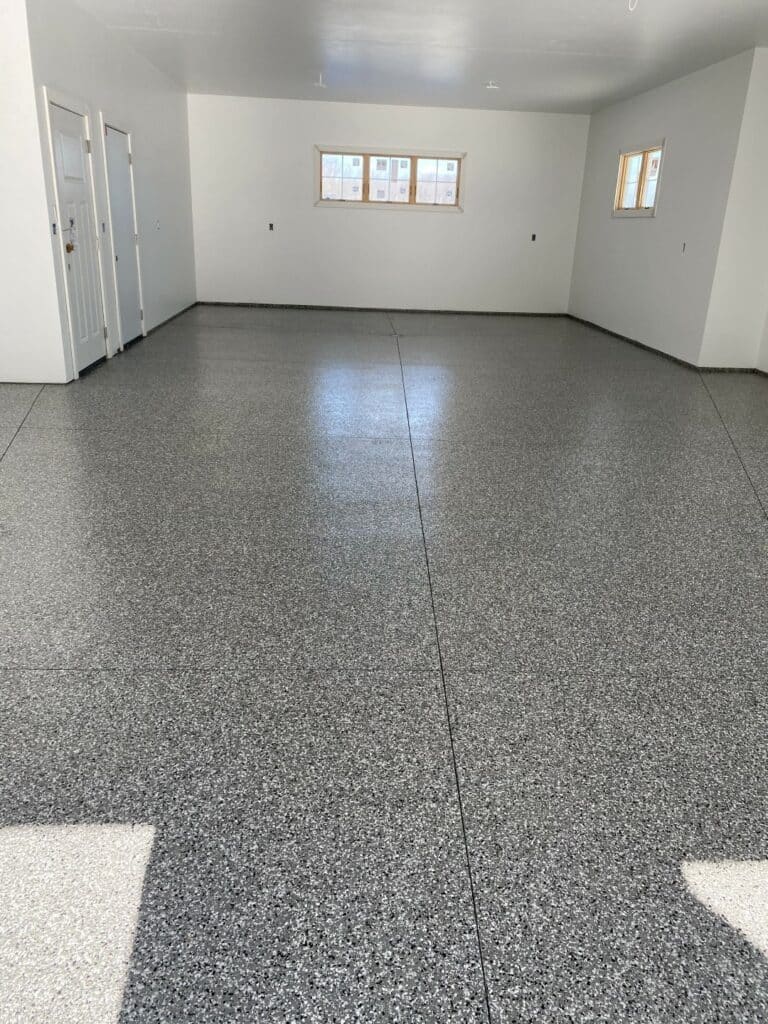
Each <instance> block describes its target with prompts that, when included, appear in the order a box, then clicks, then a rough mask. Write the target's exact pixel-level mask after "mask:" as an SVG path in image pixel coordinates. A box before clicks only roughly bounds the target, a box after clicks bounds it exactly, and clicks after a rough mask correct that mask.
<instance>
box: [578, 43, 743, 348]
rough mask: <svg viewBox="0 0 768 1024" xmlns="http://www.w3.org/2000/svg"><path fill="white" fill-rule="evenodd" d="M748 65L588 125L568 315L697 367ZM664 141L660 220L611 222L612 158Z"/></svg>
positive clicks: (662, 91)
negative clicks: (587, 142)
mask: <svg viewBox="0 0 768 1024" xmlns="http://www.w3.org/2000/svg"><path fill="white" fill-rule="evenodd" d="M752 58H753V55H752V52H747V53H743V54H740V55H738V56H736V57H732V58H730V59H728V60H725V61H721V62H720V63H718V64H714V65H712V66H711V67H709V68H705V69H703V70H702V71H697V72H695V73H694V74H692V75H688V76H686V77H684V78H681V79H678V80H677V81H675V82H671V83H669V84H667V85H664V86H661V87H659V88H658V89H654V90H651V91H650V92H647V93H644V94H642V95H640V96H636V97H634V98H633V99H630V100H626V101H624V102H622V103H619V104H615V105H613V106H611V107H608V108H606V109H604V110H601V111H599V112H598V113H597V114H594V115H593V116H592V122H591V126H590V135H589V144H588V150H587V161H586V171H585V176H584V189H583V193H582V200H581V214H580V219H579V233H578V240H577V244H576V255H575V260H574V269H573V281H572V288H571V304H570V310H571V312H572V313H573V314H574V315H576V316H578V317H581V318H583V319H585V320H589V321H591V322H593V323H596V324H599V325H600V326H601V327H606V328H608V329H609V330H611V331H615V332H616V333H618V334H622V335H625V336H627V337H630V338H632V339H634V340H637V341H641V342H643V343H644V344H647V345H650V346H652V347H653V348H656V349H658V350H659V351H661V352H665V353H667V354H669V355H673V356H676V357H678V358H680V359H684V360H686V361H687V362H690V363H693V364H696V365H698V364H699V361H700V356H701V347H702V340H703V337H704V327H705V323H706V317H707V310H708V308H709V300H710V295H711V292H712V284H713V281H714V277H715V269H716V266H717V256H718V251H719V247H720V239H721V237H722V231H723V224H724V219H725V214H726V207H727V203H728V196H729V189H730V184H731V180H732V176H733V170H734V165H735V161H736V153H737V147H738V143H739V135H740V128H741V122H742V117H743V113H744V107H745V103H746V97H747V90H748V86H749V82H750V73H751V69H752ZM662 139H666V147H665V154H664V163H663V167H662V177H661V182H660V187H659V199H658V211H657V216H656V217H648V218H641V219H636V220H633V219H625V218H618V217H613V216H612V204H613V198H614V194H615V189H616V177H617V173H618V157H619V153H620V152H621V151H622V150H627V149H632V148H635V147H639V146H644V145H651V144H654V143H656V142H659V141H661V140H662ZM730 365H734V364H733V363H732V362H730ZM743 365H747V364H743ZM752 365H754V363H753V364H752Z"/></svg>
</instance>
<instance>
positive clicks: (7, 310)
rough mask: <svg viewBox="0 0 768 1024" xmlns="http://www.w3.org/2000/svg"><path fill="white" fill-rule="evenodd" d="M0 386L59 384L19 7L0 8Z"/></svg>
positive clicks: (61, 370) (61, 371)
mask: <svg viewBox="0 0 768 1024" xmlns="http://www.w3.org/2000/svg"><path fill="white" fill-rule="evenodd" d="M0 138H2V140H3V141H2V151H3V159H2V162H0V196H2V214H1V216H2V221H3V225H2V233H3V235H2V237H3V244H2V245H0V295H2V311H3V324H2V329H0V380H3V381H20V382H21V381H32V382H34V381H42V380H50V381H64V380H66V369H65V365H64V353H63V349H62V344H61V331H60V324H59V307H58V299H57V296H56V281H55V277H54V271H53V255H52V252H51V244H50V242H49V231H50V226H49V224H48V207H47V199H46V193H45V183H44V181H43V165H42V159H41V150H40V136H39V132H38V128H37V113H36V110H35V92H34V84H33V79H32V61H31V57H30V52H29V37H28V32H27V10H26V4H25V0H2V3H1V4H0Z"/></svg>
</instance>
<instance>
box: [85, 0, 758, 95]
mask: <svg viewBox="0 0 768 1024" xmlns="http://www.w3.org/2000/svg"><path fill="white" fill-rule="evenodd" d="M78 2H79V3H80V5H81V6H82V7H83V8H84V9H86V10H88V11H90V13H92V14H93V15H95V16H97V17H99V18H100V19H102V20H103V21H104V23H105V24H107V25H109V26H110V28H111V29H112V30H113V31H114V32H115V33H116V34H118V35H119V36H121V37H122V38H124V39H125V40H127V41H128V42H129V43H130V44H131V46H133V47H134V48H135V49H136V50H137V51H138V52H140V53H142V54H144V56H145V57H147V59H148V60H150V61H152V62H153V63H154V64H155V65H156V66H157V67H159V68H161V69H162V70H163V71H164V72H166V73H168V74H171V75H172V76H173V77H175V78H176V79H177V81H178V82H179V83H180V84H181V85H183V86H184V88H185V89H186V90H187V91H188V92H191V93H202V94H217V95H232V96H254V97H269V98H278V99H304V100H320V101H341V102H360V103H366V104H394V105H399V106H404V105H407V106H430V107H436V106H442V107H451V108H455V107H467V108H486V109H494V110H525V111H548V112H554V113H591V112H592V111H594V110H597V109H600V108H602V107H605V106H607V105H608V104H611V103H615V102H617V101H618V100H621V99H625V98H627V97H629V96H633V95H636V94H638V93H640V92H643V91H645V90H648V89H650V88H653V87H655V86H657V85H660V84H663V83H664V82H668V81H671V80H673V79H675V78H679V77H680V76H681V75H685V74H687V73H689V72H691V71H695V70H697V69H699V68H703V67H706V66H708V65H710V64H713V63H715V62H717V61H720V60H723V59H724V58H727V57H731V56H734V55H735V54H738V53H741V52H743V51H744V50H749V49H752V48H753V47H754V46H756V45H760V44H764V45H768V4H766V3H765V0H739V2H738V3H734V2H733V0H674V2H672V3H670V2H669V0H665V2H661V0H639V2H638V3H637V6H636V10H634V11H633V12H630V10H629V5H628V2H627V0H589V2H588V3H586V2H583V0H582V2H580V3H574V2H573V0H546V3H543V2H542V0H515V2H514V3H509V2H508V0H474V2H473V3H467V2H466V0H441V2H440V3H439V4H429V3H420V4H415V3H413V0H388V2H387V3H386V4H382V3H381V2H380V0H355V2H354V3H350V2H349V0H292V2H291V3H275V2H274V0H216V2H215V3H211V2H202V0H197V2H189V0H187V2H183V3H180V2H179V0H141V2H137V0H78ZM320 73H322V75H323V81H324V83H325V85H326V88H325V89H318V88H316V87H315V84H314V83H315V82H317V81H318V75H319V74H320ZM488 80H493V81H494V82H495V83H496V84H497V85H498V88H497V89H491V90H489V89H486V88H485V83H486V82H488Z"/></svg>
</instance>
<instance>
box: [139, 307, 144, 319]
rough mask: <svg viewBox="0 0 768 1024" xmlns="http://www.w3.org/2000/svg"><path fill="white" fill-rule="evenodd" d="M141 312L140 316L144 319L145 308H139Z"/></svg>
mask: <svg viewBox="0 0 768 1024" xmlns="http://www.w3.org/2000/svg"><path fill="white" fill-rule="evenodd" d="M139 314H140V316H141V319H142V320H143V319H144V310H143V309H140V310H139Z"/></svg>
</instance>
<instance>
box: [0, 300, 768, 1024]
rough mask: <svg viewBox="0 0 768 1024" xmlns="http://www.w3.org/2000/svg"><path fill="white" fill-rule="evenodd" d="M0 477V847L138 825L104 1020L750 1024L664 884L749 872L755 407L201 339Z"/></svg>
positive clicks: (34, 411) (470, 348)
mask: <svg viewBox="0 0 768 1024" xmlns="http://www.w3.org/2000/svg"><path fill="white" fill-rule="evenodd" d="M3 451H4V452H5V454H4V456H3V457H2V459H0V502H1V503H2V509H1V511H2V516H1V518H0V541H1V543H0V580H1V581H2V609H0V708H2V714H0V779H1V780H2V786H1V788H0V832H1V830H2V827H6V826H7V827H14V828H27V829H29V828H32V827H34V826H41V827H46V828H48V829H50V828H51V827H56V826H85V827H86V829H87V828H88V827H95V826H107V825H109V826H114V827H119V826H124V825H142V826H146V827H151V828H152V829H154V840H153V844H152V851H151V855H150V859H149V864H148V867H147V870H146V874H145V877H144V886H143V892H142V897H141V906H140V910H139V916H138V925H137V928H136V933H135V938H134V941H133V948H132V953H131V959H130V964H129V965H128V974H127V982H126V986H125V991H124V994H123V999H122V1009H121V1012H120V1016H119V1021H120V1024H138V1022H141V1024H145V1022H146V1024H150V1022H151V1024H161V1022H162V1024H171V1022H173V1024H175V1022H194V1024H219V1022H222V1024H223V1022H227V1024H234V1022H243V1024H251V1022H270V1024H271V1022H286V1024H287V1022H299V1021H307V1022H318V1024H319V1022H323V1024H325V1022H347V1021H350V1022H351V1021H363V1022H372V1024H374V1022H376V1024H377V1022H386V1021H400V1022H403V1024H417V1022H430V1024H431V1022H469V1021H488V1020H489V1019H490V1020H491V1021H493V1022H494V1024H497V1022H498V1024H512V1022H515V1024H518V1022H520V1024H522V1022H529V1021H530V1022H534V1021H535V1022H538V1021H543V1022H552V1024H565V1022H574V1024H575V1022H578V1024H581V1022H587V1021H596V1022H606V1024H608V1022H611V1024H613V1022H616V1024H618V1022H633V1024H698V1022H707V1024H709V1022H711V1024H715V1022H717V1024H736V1022H739V1024H744V1022H748V1024H752V1022H754V1024H758V1022H761V1021H764V1020H766V1019H768V960H767V959H766V958H765V957H764V956H763V955H762V954H761V952H760V951H759V949H758V948H756V946H755V945H752V944H751V943H750V942H749V941H748V939H747V938H746V937H745V936H744V935H743V934H742V933H740V932H739V931H738V930H737V928H735V927H732V926H731V925H729V924H728V923H726V921H725V920H723V919H722V918H720V917H719V916H718V915H717V914H716V913H715V912H713V911H712V910H711V909H708V907H707V906H705V905H704V904H703V903H702V902H699V901H698V900H697V899H696V898H695V897H694V896H693V895H692V893H691V891H690V889H689V887H688V885H687V884H686V879H685V876H684V865H686V864H691V863H704V864H710V863H714V864H717V863H719V862H724V861H730V862H734V863H735V864H736V865H737V866H738V865H739V864H741V863H746V862H752V863H756V862H757V863H759V862H763V861H765V860H766V859H768V742H766V736H768V682H767V681H766V680H767V679H768V519H767V518H766V512H765V509H766V508H767V507H768V468H766V467H768V380H766V379H764V378H760V377H757V376H754V375H748V374H727V375H725V374H724V375H713V374H703V375H700V374H698V373H696V372H695V371H692V370H687V369H684V368H682V367H680V366H678V365H675V364H673V363H671V362H669V361H667V360H664V359H662V358H660V357H658V356H655V355H653V354H652V353H649V352H645V351H642V350H639V349H637V348H634V347H632V346H629V345H626V344H624V343H622V342H620V341H617V340H615V339H612V338H610V337H608V336H606V335H604V334H601V333H599V332H597V331H593V330H591V329H589V328H588V327H586V326H584V325H583V324H580V323H576V322H573V321H569V320H567V319H563V318H528V317H478V316H467V317H461V316H447V315H446V316H440V315H432V314H427V315H418V314H392V315H391V316H387V315H386V314H380V313H364V312H359V313H358V312H349V313H346V312H335V311H330V310H322V311H320V310H315V311H313V310H301V311H298V310H274V309H261V310H260V309H246V308H239V307H216V306H198V307H195V308H194V309H192V310H190V311H189V312H188V313H186V314H185V315H183V316H182V317H180V318H178V319H176V320H175V321H173V322H171V323H169V324H168V325H167V326H166V327H164V328H162V329H161V330H160V331H158V332H157V333H155V334H154V335H152V336H151V337H150V338H148V339H146V340H145V341H143V342H141V343H139V344H137V345H135V346H133V347H132V348H131V349H129V350H128V351H127V352H126V353H125V354H123V355H121V356H119V357H117V358H115V359H113V360H111V361H110V362H109V363H107V364H106V365H104V366H102V367H99V368H98V369H97V370H96V371H94V372H93V373H91V374H89V375H87V376H85V377H84V378H82V379H81V380H80V381H78V382H76V383H74V384H72V385H69V386H67V387H57V386H48V387H45V388H44V389H42V391H41V390H40V388H36V387H30V386H12V385H3V386H1V387H0V452H3ZM25 834H26V833H25ZM30 834H34V833H30ZM84 834H86V835H87V834H88V833H87V831H86V832H85V833H84ZM17 902H18V901H17ZM16 907H17V904H16V903H14V908H16ZM17 912H19V913H20V911H17V910H16V909H14V914H15V913H17ZM3 927H4V928H5V929H6V932H3V931H2V928H3ZM13 927H14V922H13V921H8V920H7V915H6V919H5V920H4V921H3V924H2V926H0V936H2V935H3V934H7V933H8V929H12V928H13ZM19 927H21V925H19ZM760 934H762V933H760ZM92 983H93V984H94V985H96V984H98V980H97V978H96V977H94V979H92ZM0 1004H2V999H1V998H0ZM3 1012H4V1011H3V1010H2V1009H0V1020H4V1019H6V1018H4V1017H3ZM5 1013H6V1016H7V1019H9V1020H12V1019H14V1017H13V1016H12V1015H11V1013H10V1011H9V1008H8V1004H7V1003H6V1007H5ZM25 1024H30V1022H27V1021H25Z"/></svg>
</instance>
